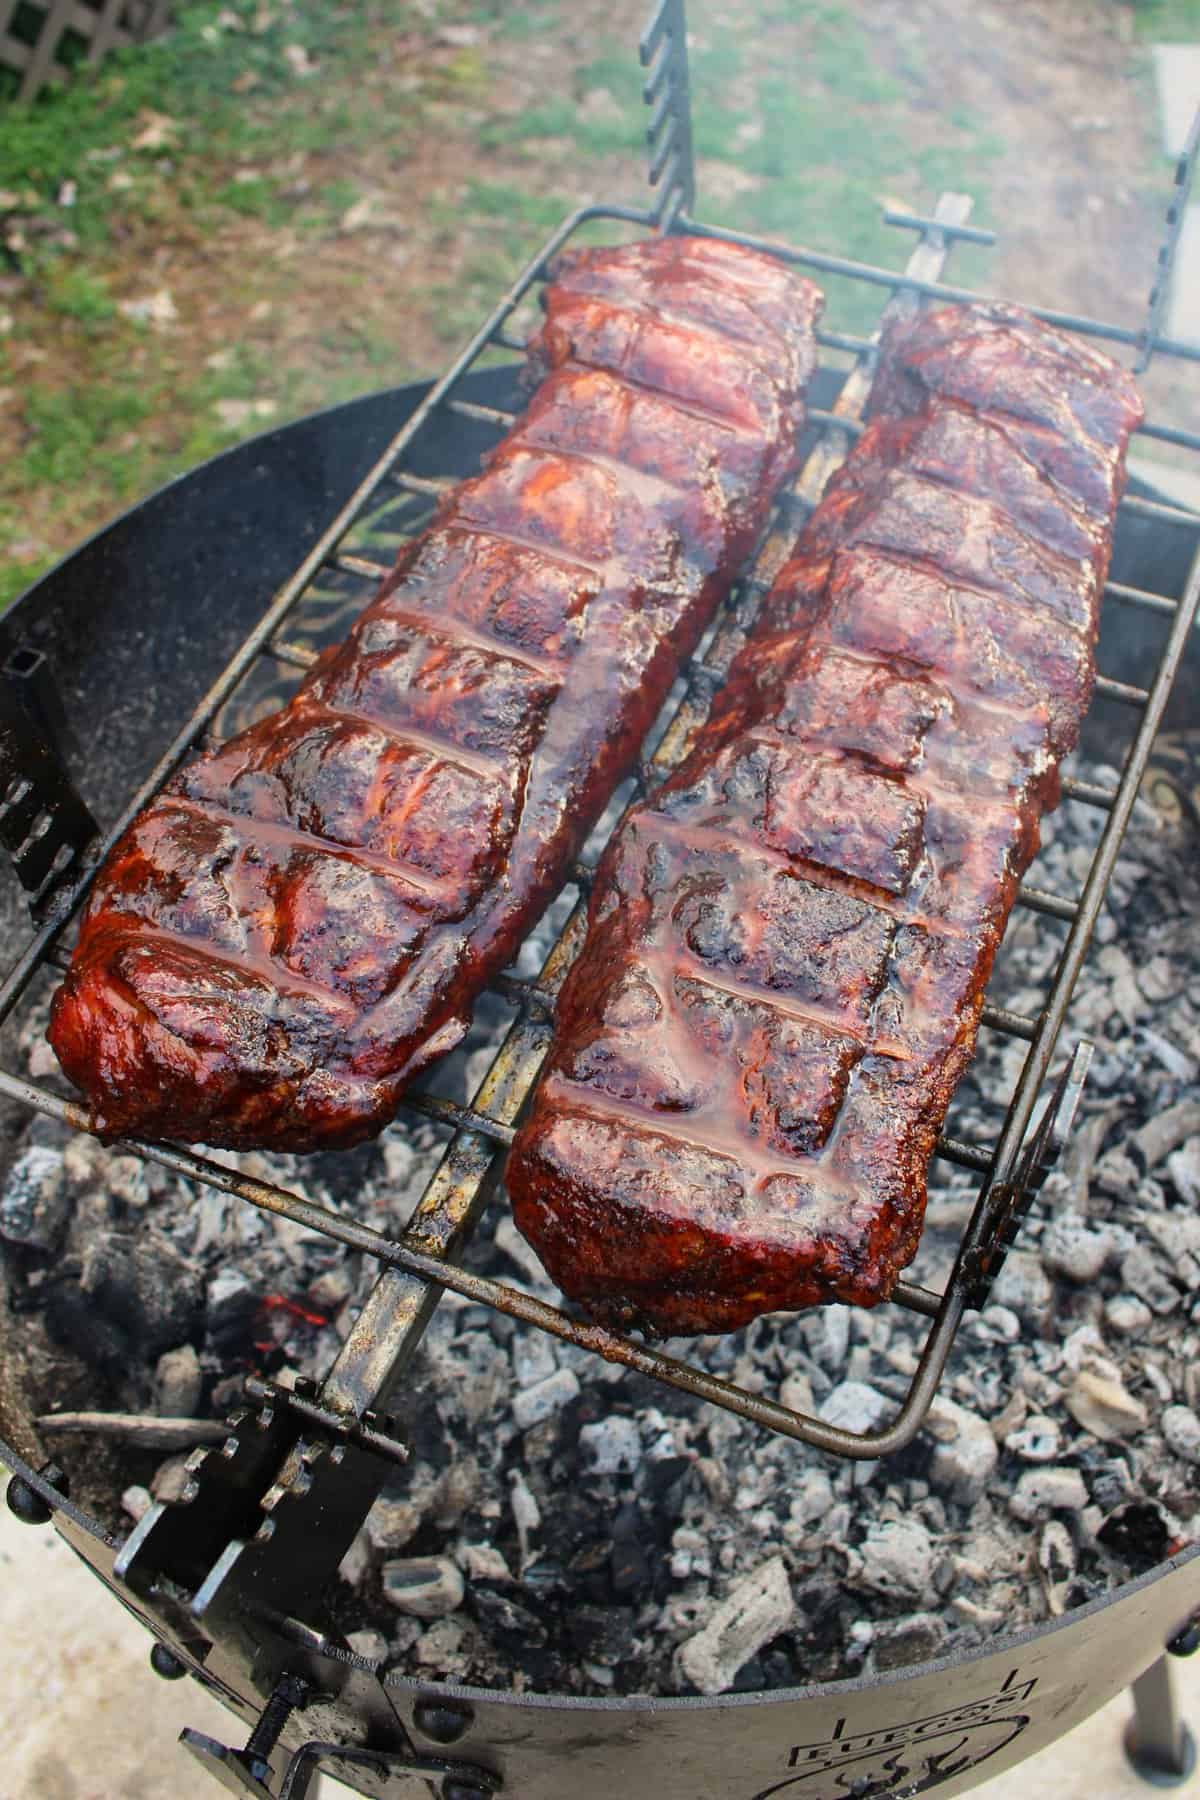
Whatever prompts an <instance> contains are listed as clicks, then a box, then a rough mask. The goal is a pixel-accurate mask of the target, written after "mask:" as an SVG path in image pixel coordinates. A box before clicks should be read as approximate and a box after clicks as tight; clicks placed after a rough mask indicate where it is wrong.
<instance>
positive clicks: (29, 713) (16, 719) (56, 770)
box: [0, 649, 99, 917]
mask: <svg viewBox="0 0 1200 1800" xmlns="http://www.w3.org/2000/svg"><path fill="white" fill-rule="evenodd" d="M64 729H65V719H64V716H63V713H62V706H61V703H60V701H59V697H58V690H57V688H56V687H55V685H54V681H53V678H52V676H51V673H50V666H49V664H48V662H47V661H46V658H45V656H44V655H43V654H42V652H41V651H40V650H29V649H17V650H14V651H13V653H12V654H11V656H10V657H9V658H8V661H7V662H6V663H5V664H4V666H3V669H2V670H0V844H3V846H4V848H5V850H6V851H7V852H8V856H9V861H10V862H11V864H12V867H13V870H14V872H15V874H16V877H17V880H18V881H19V882H20V883H21V886H22V887H23V888H24V889H25V891H26V893H27V894H28V895H29V904H30V909H31V911H32V912H33V914H34V916H35V917H41V916H42V915H43V914H44V913H45V912H46V911H47V910H48V909H49V905H50V902H51V901H52V900H53V898H54V895H55V894H56V893H57V891H58V889H59V888H60V887H61V885H62V884H63V883H64V882H65V881H67V880H68V879H69V878H70V877H71V876H72V875H73V874H75V873H76V871H77V869H78V865H79V863H80V860H81V859H82V857H83V855H84V852H85V851H86V850H87V848H88V846H89V845H90V844H92V843H93V842H94V841H95V839H96V838H97V837H98V836H99V827H98V826H97V824H96V821H95V819H94V818H93V817H92V815H91V813H90V812H89V810H88V808H87V806H86V805H85V804H84V802H83V800H82V799H81V798H80V796H79V794H78V792H77V791H76V788H75V784H74V782H73V781H72V780H71V777H70V775H68V773H67V769H66V764H65V763H64V762H63V760H62V757H61V756H60V754H59V752H58V750H57V749H56V748H55V744H56V742H61V741H62V737H63V735H64Z"/></svg>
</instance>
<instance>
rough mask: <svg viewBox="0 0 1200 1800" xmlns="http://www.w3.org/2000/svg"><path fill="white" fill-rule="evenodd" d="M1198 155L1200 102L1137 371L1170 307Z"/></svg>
mask: <svg viewBox="0 0 1200 1800" xmlns="http://www.w3.org/2000/svg"><path fill="white" fill-rule="evenodd" d="M1198 157H1200V106H1198V107H1197V108H1196V116H1195V118H1194V119H1193V120H1192V128H1191V130H1190V131H1189V132H1188V134H1187V141H1186V142H1185V144H1184V146H1183V149H1182V150H1181V152H1180V154H1179V160H1178V162H1177V163H1176V165H1175V191H1174V193H1173V194H1172V195H1171V199H1170V202H1169V203H1168V206H1167V235H1166V237H1165V239H1164V240H1163V246H1162V249H1161V250H1160V251H1159V253H1158V266H1157V268H1156V270H1155V274H1154V286H1153V287H1152V288H1151V289H1150V299H1149V302H1148V304H1147V311H1146V324H1145V328H1144V330H1143V332H1142V338H1141V349H1140V350H1139V352H1138V359H1137V361H1136V362H1135V363H1134V365H1133V372H1134V374H1135V375H1140V374H1141V373H1142V371H1143V370H1145V369H1148V368H1149V367H1150V359H1151V357H1152V356H1153V355H1154V352H1155V349H1156V348H1157V344H1158V328H1159V326H1160V325H1161V324H1162V316H1163V313H1164V312H1165V311H1166V306H1167V296H1168V294H1169V292H1170V287H1171V271H1172V269H1173V268H1174V265H1175V252H1176V251H1177V250H1178V248H1179V239H1180V237H1181V236H1182V234H1183V221H1184V217H1185V215H1186V213H1187V205H1188V199H1189V197H1190V195H1191V191H1192V181H1193V179H1194V177H1195V174H1196V161H1197V158H1198Z"/></svg>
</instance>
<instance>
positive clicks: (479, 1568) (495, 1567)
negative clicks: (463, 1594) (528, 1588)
mask: <svg viewBox="0 0 1200 1800" xmlns="http://www.w3.org/2000/svg"><path fill="white" fill-rule="evenodd" d="M458 1560H459V1562H460V1563H461V1564H462V1566H463V1568H464V1569H465V1571H466V1573H467V1576H468V1578H469V1579H470V1580H471V1581H511V1580H512V1578H513V1577H512V1570H511V1569H510V1568H509V1566H508V1564H507V1563H506V1562H505V1560H504V1558H503V1556H502V1555H501V1553H500V1552H499V1550H497V1549H496V1548H495V1546H494V1545H492V1544H464V1545H463V1546H462V1548H461V1550H460V1551H459V1554H458Z"/></svg>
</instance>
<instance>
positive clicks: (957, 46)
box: [0, 0, 1200, 594]
mask: <svg viewBox="0 0 1200 1800" xmlns="http://www.w3.org/2000/svg"><path fill="white" fill-rule="evenodd" d="M284 12H285V14H287V6H286V0H284ZM303 12H304V8H303V7H302V6H301V7H296V6H295V5H293V7H292V11H291V13H290V14H287V17H296V16H298V15H299V14H302V13H303ZM645 12H646V6H645V3H644V0H605V3H604V4H603V5H601V4H599V3H598V0H578V3H576V4H573V5H570V6H567V5H565V4H562V5H555V4H551V5H544V6H542V7H540V8H536V9H523V8H521V9H513V8H510V7H509V6H507V5H502V4H498V3H493V5H491V6H486V5H484V6H480V5H474V6H471V5H465V4H459V3H457V0H456V3H455V4H450V5H446V6H440V7H439V6H436V5H435V4H433V0H429V3H428V4H425V5H413V6H411V7H404V6H399V5H395V4H393V5H390V6H389V5H384V6H382V7H366V8H365V9H364V17H365V18H366V20H367V27H368V28H367V33H366V36H365V38H363V37H361V36H360V38H359V40H358V42H357V48H356V50H355V52H354V55H353V56H352V57H347V59H346V60H345V61H344V62H339V60H338V58H337V57H336V56H334V55H332V54H331V55H330V57H329V58H328V60H327V61H325V62H320V61H318V62H315V63H313V62H310V66H309V67H308V69H307V70H306V71H305V70H304V69H303V64H301V65H300V71H299V73H298V74H297V78H296V81H295V83H294V89H295V92H294V93H292V94H291V95H290V96H289V95H286V94H285V95H283V96H282V97H280V96H278V95H276V94H275V93H271V94H268V95H266V96H265V97H263V98H261V99H260V98H258V97H256V92H255V81H251V80H250V79H249V78H248V77H247V76H246V75H245V74H243V75H242V76H240V77H236V78H234V80H233V82H232V86H233V87H234V88H235V89H237V90H238V91H239V92H240V91H241V89H240V87H239V82H241V83H245V104H244V109H243V110H242V114H241V116H242V118H243V119H244V122H245V132H246V135H245V138H244V140H243V138H242V137H241V136H240V135H239V132H238V131H236V130H235V131H229V132H227V133H226V134H225V136H224V137H218V138H215V139H212V138H203V137H202V136H198V135H197V134H199V132H200V126H201V122H202V121H201V118H200V117H199V116H198V117H197V118H196V119H194V120H193V119H189V118H188V116H187V115H186V114H185V113H181V112H180V110H179V109H177V111H176V113H175V114H172V115H166V117H165V123H162V122H156V121H159V115H157V114H155V113H154V112H153V110H151V111H150V112H149V113H148V114H147V113H142V114H140V115H139V119H138V124H137V130H136V132H133V133H131V132H126V133H125V134H124V135H120V134H118V135H117V137H116V139H115V141H114V143H113V144H112V145H111V146H104V147H102V148H99V149H97V148H95V147H93V148H91V149H89V150H87V151H85V152H83V153H82V155H81V175H82V176H90V175H93V174H94V172H95V170H96V168H97V167H98V166H100V165H101V164H102V165H103V168H104V169H105V170H106V171H108V172H107V174H106V182H107V189H106V194H105V206H106V213H105V219H104V223H103V229H102V230H101V231H100V232H99V233H98V234H93V236H92V237H91V238H90V239H89V238H86V237H80V238H79V240H78V241H77V242H74V243H73V242H72V236H73V233H72V231H71V228H70V220H71V214H70V211H69V207H68V206H67V205H66V204H65V203H64V204H63V205H60V206H59V211H58V217H57V219H56V218H55V216H54V208H55V205H57V204H58V202H59V201H60V200H61V199H62V197H63V195H64V193H66V194H67V198H68V199H70V198H72V194H73V186H72V184H71V183H70V182H68V183H65V184H60V186H59V188H58V191H57V193H56V194H54V195H53V196H51V197H50V199H49V200H47V196H46V195H45V194H43V195H41V196H40V198H39V204H38V207H37V208H36V209H35V217H34V218H33V219H32V220H23V219H22V217H21V214H20V212H18V213H17V215H16V216H15V220H14V218H12V217H10V219H9V221H8V224H9V230H8V238H7V244H8V272H7V274H4V275H3V276H0V467H2V468H3V471H4V473H3V475H2V476H0V576H3V575H4V573H5V570H7V584H6V585H5V584H4V583H3V582H0V594H2V593H4V592H7V593H10V594H11V593H14V592H17V591H19V588H20V586H21V585H22V582H23V580H24V579H28V578H30V577H31V576H32V575H33V574H34V573H36V572H37V570H38V568H40V567H41V566H44V564H45V563H46V561H47V560H48V559H50V558H51V557H52V556H53V555H54V554H56V553H61V552H62V551H63V550H65V549H67V548H69V547H70V546H71V545H72V544H73V543H75V542H76V541H78V540H79V538H80V537H81V536H82V535H83V534H84V533H86V532H87V531H88V530H90V529H92V528H94V527H95V526H96V525H98V524H100V523H101V522H103V520H104V519H105V518H106V517H108V516H110V515H111V514H112V513H113V512H114V511H116V510H118V509H119V508H120V507H121V506H122V505H124V504H128V503H130V502H131V501H133V500H134V499H136V498H137V497H138V496H139V495H140V494H142V493H145V492H147V491H149V490H150V489H151V488H153V487H154V486H156V485H158V483H159V482H160V481H162V480H163V479H165V478H166V476H167V475H168V474H172V473H176V472H178V471H179V470H180V469H182V468H184V467H187V466H190V465H191V464H193V463H195V462H196V461H198V460H199V459H200V458H201V457H202V456H204V455H207V454H210V453H211V452H212V451H213V450H215V449H218V448H220V447H221V446H222V445H224V444H226V443H229V442H232V441H233V440H234V439H235V438H236V437H238V436H241V435H245V434H246V433H248V432H250V431H253V430H257V429H261V428H262V427H263V426H264V425H265V424H267V423H269V422H276V421H278V420H279V419H281V418H285V417H288V416H294V415H296V414H298V413H301V412H304V411H308V410H311V409H312V408H314V407H316V406H319V405H321V404H323V403H327V402H328V401H331V400H336V399H341V398H344V397H346V396H348V395H349V394H351V393H357V392H365V391H368V390H370V389H372V388H378V387H382V386H386V385H389V384H391V383H392V382H395V381H399V380H403V379H404V378H405V377H406V376H409V375H412V374H416V373H419V372H432V371H435V370H436V369H437V368H438V367H439V366H442V365H443V364H444V363H445V361H446V359H447V356H448V354H449V353H450V352H451V350H452V349H453V348H454V347H455V346H456V345H457V344H458V343H461V342H462V341H463V340H464V339H465V338H466V336H467V335H469V332H470V330H471V329H472V328H473V325H474V324H475V323H476V322H477V320H478V319H479V317H481V316H482V314H483V312H484V311H486V308H487V306H488V304H490V301H491V300H492V299H493V298H494V297H495V296H496V295H497V294H498V293H499V291H500V290H501V289H502V287H503V286H504V285H505V284H506V282H507V281H508V279H509V278H511V275H512V274H513V273H514V272H515V271H516V269H517V268H518V267H519V266H520V263H521V261H522V259H523V257H524V256H525V255H527V254H529V253H530V252H531V251H532V249H533V248H534V247H535V246H536V245H537V243H538V242H540V241H541V240H542V239H543V238H544V236H545V235H546V234H547V232H548V230H549V229H550V227H551V226H552V224H553V223H554V221H555V220H556V218H557V217H558V216H560V214H561V212H562V211H563V210H564V209H565V208H566V206H567V205H569V204H573V203H575V202H578V201H581V200H586V199H597V198H617V199H624V200H633V201H637V200H638V199H639V198H641V197H643V196H644V194H645V189H644V186H643V177H642V172H641V166H640V145H639V138H640V132H641V108H640V102H639V99H638V93H637V89H638V84H639V79H640V78H639V76H638V74H637V68H636V42H637V37H638V32H639V29H640V27H641V24H642V22H643V19H644V15H645ZM240 13H241V15H242V17H241V22H240V23H238V19H239V9H237V8H235V9H234V10H233V11H230V9H228V8H226V9H225V10H224V11H222V12H221V13H220V14H219V15H218V17H219V19H220V20H223V21H225V25H224V26H222V27H221V29H223V30H228V31H232V26H231V25H230V23H229V22H230V21H231V20H232V21H233V22H234V23H235V24H237V27H238V30H239V31H242V32H243V34H244V36H245V41H246V42H247V43H249V42H250V38H251V35H252V34H253V32H254V31H255V30H259V29H262V30H264V31H274V32H277V33H278V32H279V30H280V26H279V25H278V24H277V23H276V15H275V14H274V13H271V12H269V11H267V12H264V11H263V9H262V8H261V7H259V9H258V12H257V13H255V14H253V16H252V17H251V16H250V15H249V14H247V12H246V9H245V8H244V7H243V8H241V9H240ZM262 19H265V20H267V22H268V23H267V25H266V26H262V25H261V20H262ZM372 21H373V23H372ZM286 23H287V18H285V20H284V29H283V37H284V39H286V37H287V30H286ZM690 23H691V46H692V58H693V75H694V88H695V114H696V119H697V146H698V151H699V158H698V190H699V191H698V206H697V211H698V213H699V215H700V216H701V217H702V218H713V219H716V220H717V221H719V222H723V223H734V222H739V223H745V224H746V225H747V227H748V228H749V229H753V230H756V231H762V232H766V233H768V234H771V235H777V236H785V237H791V238H792V239H793V241H801V242H807V243H809V244H812V245H814V246H817V245H819V247H821V248H824V249H831V250H838V251H842V252H843V253H847V254H852V255H857V256H873V257H880V256H882V257H883V258H885V259H886V260H888V261H889V262H897V261H899V260H901V259H902V257H903V255H904V253H905V251H906V249H907V247H908V243H909V239H908V236H907V234H903V233H898V232H895V231H888V230H887V229H886V228H884V227H882V226H880V225H879V223H878V209H879V206H880V205H881V204H882V203H887V202H888V201H892V202H899V203H901V204H903V205H906V206H909V207H917V206H923V207H929V206H931V205H932V203H933V201H934V199H935V198H936V192H937V190H938V189H939V188H940V187H945V186H954V187H961V188H963V189H967V190H969V191H973V192H975V193H976V194H977V195H978V197H979V204H978V207H977V211H976V217H977V218H978V219H979V220H980V221H981V222H983V223H986V224H989V225H992V226H994V227H995V228H996V229H997V230H998V232H999V234H1000V241H999V244H998V246H997V248H996V249H995V250H994V251H991V252H987V251H978V250H968V251H965V252H964V251H960V252H958V253H957V254H956V256H955V259H954V262H953V265H952V270H951V274H952V275H953V276H955V277H956V278H957V279H959V280H963V281H966V282H970V283H972V284H978V285H981V286H986V287H987V288H989V289H991V290H993V291H998V292H1004V293H1007V294H1010V295H1014V296H1019V297H1021V298H1024V299H1027V300H1031V301H1035V302H1039V303H1042V304H1053V305H1056V306H1061V307H1064V308H1068V309H1071V310H1078V311H1081V312H1084V313H1087V314H1090V315H1092V316H1100V317H1105V318H1108V319H1112V320H1114V321H1117V322H1119V323H1122V324H1126V325H1130V326H1136V325H1137V324H1138V323H1139V322H1140V320H1141V319H1142V317H1143V315H1144V307H1145V302H1146V297H1147V293H1148V289H1149V286H1150V282H1151V278H1152V272H1153V268H1154V263H1155V257H1156V253H1157V246H1158V243H1159V241H1160V237H1161V233H1162V229H1163V219H1164V211H1165V204H1166V200H1167V197H1168V192H1169V183H1170V175H1171V169H1170V164H1169V163H1168V161H1167V159H1166V158H1165V157H1164V156H1163V155H1162V153H1161V149H1160V147H1159V145H1158V141H1157V122H1156V102H1155V96H1154V92H1153V88H1152V84H1151V80H1150V75H1149V63H1148V54H1147V50H1146V46H1145V43H1144V41H1143V40H1142V39H1141V38H1140V37H1139V35H1138V15H1137V12H1136V9H1135V8H1134V7H1132V6H1130V5H1127V4H1122V3H1121V0H1049V3H1047V0H1043V3H1041V4H1037V3H1032V0H1030V3H1025V4H1022V5H1021V6H1020V7H1014V6H999V5H997V6H980V5H973V4H971V3H970V0H843V3H841V4H836V5H828V4H826V5H820V6H815V7H808V6H805V7H800V6H799V5H797V4H794V3H793V4H771V3H770V0H756V3H755V4H753V5H747V4H742V3H739V0H735V3H721V0H693V4H692V6H691V8H690ZM398 24H399V26H400V27H401V28H400V29H397V25H398ZM209 29H210V30H216V29H217V27H215V26H214V27H210V28H209ZM292 48H294V46H293V47H292ZM282 53H283V54H284V55H285V56H288V57H289V59H290V56H291V51H290V50H289V46H288V44H287V43H286V42H284V43H283V46H282ZM302 54H303V53H302ZM225 66H226V65H223V67H225ZM222 78H224V77H222ZM168 103H169V102H168ZM195 104H196V105H197V107H198V109H199V112H200V113H202V110H203V102H202V98H201V100H200V101H198V102H196V103H195ZM276 120H277V121H278V130H277V132H274V131H273V125H274V122H275V121H276ZM339 121H340V124H339ZM192 141H198V142H200V143H202V146H203V148H202V152H201V155H200V160H201V161H202V163H203V168H202V170H201V171H199V172H197V170H196V169H195V167H194V165H195V162H196V160H197V159H196V158H195V157H193V159H192V162H191V163H189V160H188V146H189V143H190V142H192ZM104 159H108V160H107V161H105V160H104ZM34 174H35V176H36V171H35V172H34ZM201 174H202V176H203V182H204V185H203V189H202V198H201V202H197V200H196V197H195V196H196V191H197V184H198V182H199V180H200V176H201ZM189 184H190V185H189ZM34 186H35V187H36V180H35V183H34ZM16 198H17V196H14V195H8V196H4V195H0V211H2V210H3V205H4V202H5V199H7V200H9V201H13V200H14V199H16ZM48 214H49V216H48ZM14 226H15V229H14ZM60 241H61V247H60ZM14 245H15V248H14ZM874 299H875V296H874V295H870V294H864V293H863V292H862V291H861V290H860V291H858V292H857V293H855V294H853V295H849V296H847V295H840V294H838V293H837V292H836V284H835V289H834V290H831V304H830V316H831V321H832V322H833V323H838V322H839V321H840V319H842V318H844V319H845V323H846V324H847V326H848V327H849V328H851V329H854V328H859V329H861V328H862V327H863V325H864V324H866V323H868V322H869V309H870V306H871V305H872V304H873V302H874ZM1181 367H1182V368H1183V370H1184V375H1185V378H1184V379H1183V380H1181V379H1180V370H1181ZM1188 372H1189V371H1188V370H1187V366H1186V365H1183V366H1181V365H1170V364H1168V365H1165V366H1160V367H1156V368H1155V369H1153V370H1152V371H1151V372H1150V374H1149V376H1148V378H1147V379H1146V382H1145V389H1146V394H1147V399H1148V401H1149V403H1150V407H1151V410H1152V411H1153V412H1154V413H1156V414H1157V415H1158V416H1159V417H1160V418H1163V419H1166V420H1169V421H1171V422H1175V423H1187V422H1190V423H1192V424H1196V423H1197V422H1200V401H1198V399H1197V396H1198V395H1200V377H1197V378H1195V379H1193V380H1192V381H1191V382H1189V381H1188V380H1187V379H1186V375H1187V373H1188ZM5 540H6V547H7V558H8V560H7V564H6V563H5V560H4V547H5V546H4V541H5Z"/></svg>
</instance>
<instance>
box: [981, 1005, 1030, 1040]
mask: <svg viewBox="0 0 1200 1800" xmlns="http://www.w3.org/2000/svg"><path fill="white" fill-rule="evenodd" d="M979 1023H980V1024H981V1025H988V1026H990V1027H991V1029H992V1030H993V1031H1002V1032H1004V1034H1005V1036H1006V1037H1019V1038H1025V1039H1026V1040H1027V1041H1028V1042H1029V1043H1032V1042H1033V1040H1034V1038H1035V1037H1036V1036H1037V1032H1038V1021H1037V1020H1036V1019H1031V1018H1030V1017H1029V1016H1028V1014H1027V1013H1019V1012H1013V1011H1012V1010H1011V1009H1010V1008H1009V1007H1007V1006H985V1007H984V1009H983V1011H982V1012H981V1013H980V1015H979Z"/></svg>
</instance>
